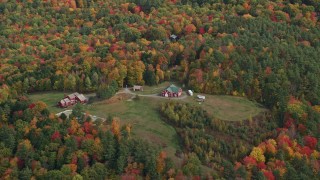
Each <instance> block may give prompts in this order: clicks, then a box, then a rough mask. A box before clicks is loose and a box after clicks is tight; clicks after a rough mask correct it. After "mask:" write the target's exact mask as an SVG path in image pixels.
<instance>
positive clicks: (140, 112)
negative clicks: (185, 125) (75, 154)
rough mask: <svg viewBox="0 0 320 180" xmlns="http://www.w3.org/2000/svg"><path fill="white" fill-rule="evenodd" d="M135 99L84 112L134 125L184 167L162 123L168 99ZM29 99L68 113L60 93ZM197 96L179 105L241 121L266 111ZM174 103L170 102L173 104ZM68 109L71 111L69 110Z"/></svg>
mask: <svg viewBox="0 0 320 180" xmlns="http://www.w3.org/2000/svg"><path fill="white" fill-rule="evenodd" d="M167 85H170V83H163V84H161V85H160V86H161V87H166V86H167ZM155 89H158V87H154V88H152V87H146V88H145V91H144V92H142V93H143V94H148V93H147V92H149V93H151V94H154V93H155V92H157V91H156V90H155ZM132 96H133V95H124V94H119V95H116V96H115V97H113V98H111V99H110V100H107V101H101V102H94V103H92V104H87V105H84V107H85V111H87V112H88V113H90V114H92V115H96V116H99V117H102V118H107V117H108V116H110V115H111V116H116V117H119V118H120V119H121V124H127V123H130V124H131V125H132V127H133V128H132V136H133V137H139V138H142V139H145V140H147V141H149V142H151V143H155V144H157V145H160V146H162V147H163V149H164V150H165V151H166V152H167V154H168V156H169V157H171V158H173V160H174V161H175V162H176V164H177V165H180V164H181V163H182V161H181V159H179V158H177V157H176V156H175V152H176V150H177V149H180V146H179V139H178V136H177V133H176V131H175V129H174V128H173V127H172V126H170V125H168V124H167V123H165V122H164V121H162V119H161V116H160V114H159V112H158V107H159V104H160V103H162V102H165V101H169V99H161V98H153V97H141V96H140V97H139V98H138V99H131V97H132ZM29 97H30V98H31V99H32V100H34V101H43V102H45V103H46V104H47V105H48V108H49V110H50V111H51V112H54V113H58V112H61V111H64V110H66V109H62V108H58V107H57V106H56V103H57V102H58V101H59V99H61V98H62V97H63V93H61V92H48V93H42V94H40V93H37V94H31V95H29ZM195 97H196V94H195V95H194V96H193V97H191V96H188V97H186V98H184V99H181V100H179V101H183V102H186V103H190V104H194V105H196V106H201V107H203V108H204V109H205V110H207V112H209V114H210V115H212V116H213V117H216V118H219V119H222V120H228V121H239V120H243V119H248V118H249V117H254V116H255V115H257V114H259V113H260V112H261V111H263V109H262V108H260V107H258V106H257V104H255V103H253V102H251V101H249V100H247V99H246V98H241V97H231V96H215V95H206V101H205V102H201V103H199V102H197V101H196V99H195ZM172 100H174V99H171V101H172ZM68 109H72V107H69V108H68Z"/></svg>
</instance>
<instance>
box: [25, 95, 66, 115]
mask: <svg viewBox="0 0 320 180" xmlns="http://www.w3.org/2000/svg"><path fill="white" fill-rule="evenodd" d="M28 97H29V98H30V99H31V100H32V101H43V102H45V103H46V104H47V106H48V109H49V110H50V112H53V113H58V112H61V111H63V110H65V109H62V108H59V107H57V103H58V102H59V101H60V100H61V99H62V98H63V97H64V93H63V92H45V93H33V94H30V95H28Z"/></svg>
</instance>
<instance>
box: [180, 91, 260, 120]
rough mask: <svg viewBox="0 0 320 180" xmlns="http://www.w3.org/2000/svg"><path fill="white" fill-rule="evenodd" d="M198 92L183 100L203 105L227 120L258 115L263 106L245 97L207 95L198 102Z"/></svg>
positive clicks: (243, 118) (218, 116)
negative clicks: (203, 100)
mask: <svg viewBox="0 0 320 180" xmlns="http://www.w3.org/2000/svg"><path fill="white" fill-rule="evenodd" d="M196 96H197V94H194V96H189V97H188V98H186V99H184V100H183V101H185V102H188V103H191V104H194V105H196V106H201V107H202V108H203V109H205V110H206V111H207V112H208V113H209V114H210V115H212V116H213V117H216V118H218V119H221V120H225V121H241V120H245V119H248V118H250V117H254V116H256V115H258V114H259V113H260V112H261V111H264V109H263V108H261V107H259V105H258V104H256V103H254V102H252V101H249V100H248V99H246V98H244V97H235V96H221V95H205V96H206V100H205V102H197V100H196Z"/></svg>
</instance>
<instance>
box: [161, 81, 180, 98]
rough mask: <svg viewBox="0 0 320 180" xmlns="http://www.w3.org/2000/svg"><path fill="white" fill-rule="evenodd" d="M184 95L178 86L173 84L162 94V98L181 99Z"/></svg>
mask: <svg viewBox="0 0 320 180" xmlns="http://www.w3.org/2000/svg"><path fill="white" fill-rule="evenodd" d="M181 94H182V89H181V88H178V87H177V86H175V85H173V84H171V85H170V86H169V87H167V88H166V89H165V90H163V91H162V92H161V96H164V97H179V96H181Z"/></svg>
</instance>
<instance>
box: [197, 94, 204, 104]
mask: <svg viewBox="0 0 320 180" xmlns="http://www.w3.org/2000/svg"><path fill="white" fill-rule="evenodd" d="M197 98H198V101H202V102H204V100H205V99H206V97H205V96H202V95H197Z"/></svg>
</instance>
